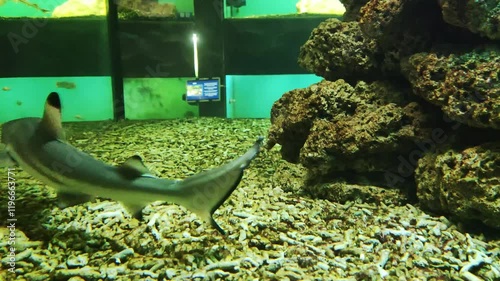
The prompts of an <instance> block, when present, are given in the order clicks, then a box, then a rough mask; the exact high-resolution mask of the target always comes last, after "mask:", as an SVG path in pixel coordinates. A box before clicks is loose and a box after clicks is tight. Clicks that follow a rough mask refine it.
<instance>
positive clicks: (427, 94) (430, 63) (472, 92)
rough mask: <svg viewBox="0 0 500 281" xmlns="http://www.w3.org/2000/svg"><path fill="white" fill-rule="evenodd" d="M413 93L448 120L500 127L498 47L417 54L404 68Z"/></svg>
mask: <svg viewBox="0 0 500 281" xmlns="http://www.w3.org/2000/svg"><path fill="white" fill-rule="evenodd" d="M405 68H406V70H405V72H406V75H407V76H408V79H409V81H410V82H411V83H412V86H413V91H414V93H415V94H417V95H419V96H421V97H423V98H424V99H425V100H427V101H429V102H430V103H432V104H435V105H437V106H439V107H440V108H441V109H442V110H443V112H445V113H446V114H447V115H448V116H449V117H450V118H451V119H452V120H455V121H458V122H461V123H463V124H467V125H469V126H472V127H477V128H493V129H500V77H499V72H500V49H499V48H497V47H493V48H484V49H476V50H474V51H471V52H466V53H462V54H457V55H455V54H451V55H439V54H438V53H418V54H415V55H413V56H411V57H410V59H409V62H408V65H407V66H406V67H405Z"/></svg>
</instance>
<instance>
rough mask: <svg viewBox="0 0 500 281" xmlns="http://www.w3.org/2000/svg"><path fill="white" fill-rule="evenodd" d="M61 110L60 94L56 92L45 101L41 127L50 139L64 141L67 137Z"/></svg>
mask: <svg viewBox="0 0 500 281" xmlns="http://www.w3.org/2000/svg"><path fill="white" fill-rule="evenodd" d="M61 108H62V106H61V99H60V98H59V94H58V93H56V92H52V93H50V94H49V96H48V97H47V99H46V101H45V110H44V112H43V118H42V123H41V125H42V126H43V128H44V132H45V133H46V134H47V135H48V136H49V137H51V138H53V139H60V140H64V139H65V137H64V131H63V129H62V117H61Z"/></svg>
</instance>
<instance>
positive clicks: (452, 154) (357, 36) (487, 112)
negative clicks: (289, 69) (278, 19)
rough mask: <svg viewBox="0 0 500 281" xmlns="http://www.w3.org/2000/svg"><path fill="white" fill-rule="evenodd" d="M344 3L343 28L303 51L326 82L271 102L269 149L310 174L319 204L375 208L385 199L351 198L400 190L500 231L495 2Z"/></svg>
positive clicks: (333, 24)
mask: <svg viewBox="0 0 500 281" xmlns="http://www.w3.org/2000/svg"><path fill="white" fill-rule="evenodd" d="M342 2H343V4H344V5H345V7H346V10H347V11H346V13H345V15H344V19H343V21H339V20H336V19H329V20H327V21H325V22H323V23H322V24H320V25H319V26H318V27H317V28H316V29H315V30H314V31H313V32H312V33H311V36H310V38H309V40H308V41H307V42H305V44H304V45H303V47H302V48H301V50H300V55H299V61H298V62H299V64H300V65H301V66H302V67H304V68H305V69H307V70H309V71H310V72H312V73H315V74H317V75H319V76H322V77H324V78H325V80H324V81H322V82H320V83H317V84H314V85H311V86H310V87H308V88H306V89H296V90H293V91H290V92H288V93H285V94H284V95H283V97H282V98H280V99H279V100H278V101H277V102H276V103H275V104H274V106H273V108H272V111H271V121H272V126H271V128H270V130H269V142H268V147H269V148H270V147H273V146H274V145H275V144H279V145H281V154H282V157H283V158H284V159H285V160H287V161H290V162H294V163H300V164H302V165H303V166H305V167H306V168H307V170H308V176H307V177H308V180H309V181H308V183H309V184H306V186H305V187H304V189H305V190H308V191H309V192H310V193H312V194H314V195H316V196H321V197H322V198H328V199H330V200H334V201H339V200H340V201H342V200H345V198H350V199H351V200H357V199H360V200H365V199H366V198H370V200H372V201H373V199H374V198H377V196H376V194H374V193H375V192H377V191H372V192H374V193H372V195H367V193H368V192H367V191H365V192H351V193H349V192H347V193H346V190H348V189H352V186H353V185H352V183H357V184H362V185H365V186H370V187H372V186H373V185H378V186H398V187H403V188H404V191H405V192H406V193H407V194H408V195H410V196H411V195H413V196H418V200H419V202H420V204H421V205H422V206H423V207H424V208H427V209H430V210H432V211H435V212H439V213H443V214H453V215H454V216H455V217H457V218H459V219H462V220H464V221H470V220H480V221H482V222H484V223H485V224H487V225H489V226H493V227H499V228H500V217H499V216H498V214H497V212H498V211H495V210H498V209H500V199H498V196H497V195H495V194H496V193H497V191H496V189H498V188H499V176H500V175H499V172H498V168H493V166H494V165H497V166H498V164H499V163H498V161H497V160H494V159H497V158H495V157H496V156H495V157H493V156H492V155H496V154H495V153H498V152H495V151H496V150H494V149H493V148H494V147H498V145H499V142H498V141H499V140H500V130H499V129H500V121H499V119H500V98H499V97H500V77H499V72H500V47H498V46H499V43H500V41H499V40H498V39H499V37H498V34H499V30H500V8H499V4H498V1H489V2H488V1H472V2H471V1H466V2H464V1H458V0H456V1H455V0H449V1H447V0H443V1H425V0H413V1H402V0H390V1H376V0H368V1H367V0H359V1H357V0H343V1H342ZM465 15H467V16H465ZM485 143H489V144H488V145H486V144H485ZM471 153H473V154H474V155H476V157H477V159H475V160H474V161H475V162H474V163H472V164H471V163H465V162H463V161H465V160H463V159H462V158H461V157H464V156H463V155H464V154H465V155H468V154H471ZM492 157H493V158H492ZM445 159H447V160H445ZM491 159H493V160H491ZM443 163H446V164H443ZM471 165H472V166H471ZM474 165H476V166H477V165H479V166H481V167H482V168H479V167H476V166H474ZM483 165H488V167H487V168H485V167H484V166H483ZM484 169H489V170H488V171H489V172H485V170H484ZM415 171H417V172H415ZM339 183H344V185H343V186H344V188H339ZM465 183H466V184H465ZM350 184H351V185H350ZM401 184H403V185H401ZM349 186H351V187H349ZM415 187H416V188H417V189H416V190H412V188H415ZM325 190H326V191H325ZM358 190H359V189H358ZM365 190H376V189H373V188H367V189H365ZM467 190H468V191H467ZM474 190H476V191H477V192H471V191H474ZM332 192H337V193H341V194H350V195H349V196H347V197H346V196H337V195H335V194H331V193H332ZM379 192H380V191H379ZM356 194H358V197H357V198H356V196H357V195H356ZM360 194H361V195H360ZM450 196H451V197H450ZM340 198H344V199H340ZM392 198H395V199H397V196H392ZM443 198H445V199H446V200H445V199H443ZM378 202H382V201H381V200H378ZM451 202H452V203H451Z"/></svg>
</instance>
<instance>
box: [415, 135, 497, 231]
mask: <svg viewBox="0 0 500 281" xmlns="http://www.w3.org/2000/svg"><path fill="white" fill-rule="evenodd" d="M415 179H416V181H417V195H418V198H419V200H420V203H421V204H422V206H423V207H425V208H427V209H430V210H432V211H435V212H439V213H447V214H452V215H453V216H456V217H457V218H459V219H461V220H463V221H471V220H480V221H482V222H483V223H485V224H486V225H488V226H491V227H496V228H500V180H499V179H500V143H499V142H496V143H489V144H484V145H481V146H475V147H472V148H468V149H465V150H463V151H456V150H449V151H447V152H445V153H442V154H427V155H426V156H425V157H424V158H422V159H420V160H419V162H418V168H417V169H416V172H415Z"/></svg>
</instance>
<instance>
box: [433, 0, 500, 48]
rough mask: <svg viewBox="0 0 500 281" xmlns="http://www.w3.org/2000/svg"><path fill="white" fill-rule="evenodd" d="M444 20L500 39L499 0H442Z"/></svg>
mask: <svg viewBox="0 0 500 281" xmlns="http://www.w3.org/2000/svg"><path fill="white" fill-rule="evenodd" d="M439 4H440V6H441V9H442V13H443V18H444V20H445V21H446V22H447V23H449V24H451V25H455V26H458V27H464V28H467V29H468V30H470V31H471V32H473V33H477V34H480V35H482V36H485V37H488V38H490V39H494V40H499V39H500V2H499V1H484V0H477V1H462V0H441V1H439Z"/></svg>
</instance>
